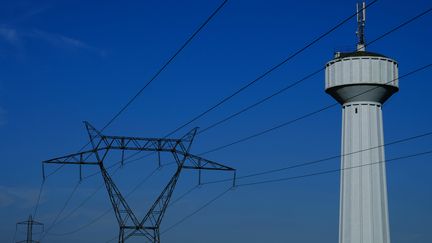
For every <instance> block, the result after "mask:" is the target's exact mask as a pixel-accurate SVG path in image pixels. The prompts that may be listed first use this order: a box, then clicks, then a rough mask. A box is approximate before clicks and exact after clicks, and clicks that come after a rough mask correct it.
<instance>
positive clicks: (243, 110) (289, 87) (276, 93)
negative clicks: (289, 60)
mask: <svg viewBox="0 0 432 243" xmlns="http://www.w3.org/2000/svg"><path fill="white" fill-rule="evenodd" d="M431 11H432V8H429V9H427V10H426V11H423V12H421V13H419V14H417V15H415V16H413V17H411V18H409V19H408V20H406V21H404V22H402V23H401V24H399V25H397V26H396V27H394V28H392V29H391V30H389V31H387V32H385V33H383V34H381V35H380V36H378V37H377V38H375V39H373V40H372V41H370V42H368V43H366V44H365V45H364V47H367V46H369V45H371V44H373V43H375V42H377V41H379V40H381V39H383V38H384V37H386V36H388V35H390V34H392V33H393V32H395V31H397V30H399V29H401V28H402V27H404V26H406V25H408V24H410V23H412V22H413V21H415V20H417V19H419V18H421V17H423V16H424V15H426V14H428V13H429V12H431ZM364 47H362V48H364ZM357 51H358V49H357ZM325 68H326V67H325V66H323V67H321V68H320V69H317V70H316V71H313V72H311V73H309V74H307V75H306V76H304V77H303V78H301V79H299V80H297V81H295V82H293V83H291V84H289V85H287V86H285V87H284V88H282V89H280V90H278V91H276V92H274V93H273V94H271V95H269V96H267V97H264V98H263V99H261V100H259V101H257V102H255V103H253V104H251V105H249V106H247V107H245V108H243V109H241V110H240V111H237V112H235V113H233V114H231V115H229V116H227V117H226V118H224V119H222V120H219V121H217V122H215V123H213V124H212V125H210V126H208V127H206V128H204V129H202V130H201V131H200V132H199V133H198V135H199V134H202V133H204V132H206V131H208V130H210V129H212V128H214V127H216V126H218V125H220V124H222V123H225V122H227V121H229V120H231V119H233V118H235V117H237V116H239V115H240V114H242V113H244V112H246V111H248V110H250V109H252V108H254V107H256V106H259V105H261V104H263V103H264V102H266V101H268V100H270V99H272V98H274V97H276V96H278V95H280V94H282V93H284V92H285V91H287V90H289V89H291V88H293V87H295V86H297V85H298V84H300V83H302V82H304V81H306V80H308V79H310V78H312V77H314V76H315V75H317V74H318V73H320V72H321V71H323V70H324V69H325Z"/></svg>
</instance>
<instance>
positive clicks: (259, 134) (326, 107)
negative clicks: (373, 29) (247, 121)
mask: <svg viewBox="0 0 432 243" xmlns="http://www.w3.org/2000/svg"><path fill="white" fill-rule="evenodd" d="M431 66H432V63H430V64H427V65H424V66H422V67H420V68H417V69H415V70H413V71H410V72H408V73H406V74H405V75H402V76H400V77H398V78H396V79H393V80H390V81H388V82H387V83H386V84H388V83H391V82H394V81H395V80H398V79H403V78H405V77H408V76H410V75H413V74H415V73H417V72H420V71H423V70H425V69H427V68H430V67H431ZM377 88H378V87H373V88H371V89H368V90H366V91H364V92H362V93H360V94H357V95H355V96H352V97H350V99H353V98H355V97H358V96H360V95H363V94H365V93H367V92H371V91H373V90H375V89H377ZM337 105H339V103H337V102H334V103H332V104H330V105H327V106H324V107H322V108H319V109H318V110H315V111H312V112H309V113H307V114H305V115H302V116H300V117H297V118H295V119H292V120H289V121H287V122H284V123H281V124H279V125H276V126H274V127H271V128H268V129H265V130H263V131H261V132H258V133H255V134H252V135H249V136H247V137H244V138H241V139H238V140H236V141H233V142H230V143H228V144H225V145H221V146H219V147H216V148H213V149H210V150H207V151H206V152H203V153H200V154H199V155H204V154H209V153H213V152H216V151H218V150H221V149H225V148H227V147H231V146H233V145H236V144H239V143H242V142H245V141H248V140H250V139H253V138H256V137H259V136H262V135H264V134H267V133H269V132H272V131H275V130H278V129H280V128H282V127H285V126H287V125H290V124H292V123H295V122H297V121H300V120H303V119H305V118H308V117H311V116H313V115H316V114H318V113H321V112H323V111H325V110H328V109H330V108H332V107H335V106H337Z"/></svg>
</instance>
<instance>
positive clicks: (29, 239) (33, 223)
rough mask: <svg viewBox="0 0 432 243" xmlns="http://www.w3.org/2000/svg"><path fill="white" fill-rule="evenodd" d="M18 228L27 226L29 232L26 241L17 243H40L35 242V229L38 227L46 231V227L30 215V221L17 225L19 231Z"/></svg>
mask: <svg viewBox="0 0 432 243" xmlns="http://www.w3.org/2000/svg"><path fill="white" fill-rule="evenodd" d="M18 226H25V227H26V230H27V238H26V239H25V240H21V241H17V242H16V243H24V242H25V243H39V241H36V240H33V228H34V227H35V226H38V227H39V228H42V231H43V229H44V225H43V224H42V223H39V222H36V221H34V220H33V217H32V216H31V215H30V216H29V218H28V220H26V221H22V222H19V223H17V224H16V227H17V230H18Z"/></svg>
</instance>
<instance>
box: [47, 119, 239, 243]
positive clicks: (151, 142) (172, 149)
mask: <svg viewBox="0 0 432 243" xmlns="http://www.w3.org/2000/svg"><path fill="white" fill-rule="evenodd" d="M84 123H85V126H86V129H87V132H88V135H89V138H90V143H91V145H92V147H93V148H92V149H91V150H88V151H83V152H79V153H75V154H70V155H66V156H63V157H59V158H55V159H51V160H46V161H43V167H44V166H45V165H46V164H75V165H79V166H80V176H81V175H82V172H81V166H82V165H95V166H98V167H99V169H100V172H101V174H102V177H103V180H104V182H105V187H106V189H107V191H108V194H109V198H110V201H111V204H112V207H113V209H114V212H115V216H116V218H117V221H118V224H119V228H120V231H119V237H118V242H119V243H123V242H125V241H126V240H127V239H128V238H130V237H131V236H143V237H145V238H146V239H147V240H149V241H151V242H154V243H159V242H160V233H159V227H160V224H161V222H162V218H163V216H164V214H165V212H166V209H167V207H168V203H169V201H170V199H171V196H172V194H173V191H174V188H175V186H176V184H177V181H178V179H179V176H180V173H181V171H182V170H183V169H194V170H198V171H199V172H201V170H220V171H232V172H233V173H234V177H233V184H234V183H235V169H233V168H231V167H228V166H225V165H222V164H219V163H216V162H213V161H210V160H207V159H204V158H201V157H199V156H196V155H193V154H190V153H189V150H190V148H191V145H192V142H193V140H194V137H195V135H196V132H197V128H194V129H192V130H191V131H190V132H188V133H187V134H186V135H184V136H183V137H182V138H180V139H171V138H139V137H124V136H106V135H103V134H102V133H101V132H100V131H98V130H96V129H95V128H94V127H93V126H92V125H90V123H88V122H84ZM113 150H120V151H121V152H122V160H121V161H122V163H123V161H124V153H125V151H148V152H156V153H157V154H158V160H159V164H160V158H161V157H160V153H162V152H164V153H171V154H172V155H173V157H174V159H175V162H176V163H177V170H176V171H175V173H174V175H173V176H172V177H171V180H170V181H169V182H168V184H167V185H166V186H165V188H164V189H163V190H162V192H161V194H160V195H159V197H158V198H157V199H156V201H155V202H154V203H153V205H152V206H151V207H150V209H149V210H148V212H147V214H146V215H145V216H144V218H143V219H141V220H139V219H138V218H137V217H136V215H135V214H134V212H133V211H132V209H131V208H130V207H129V205H128V203H127V201H126V200H125V198H124V197H123V195H122V193H121V192H120V190H119V189H118V188H117V186H116V184H115V183H114V181H113V180H112V178H111V176H110V175H109V173H108V171H107V170H106V168H105V166H104V160H105V159H106V157H107V155H108V153H109V151H113ZM44 174H45V173H44ZM199 174H201V173H199ZM44 177H45V175H44Z"/></svg>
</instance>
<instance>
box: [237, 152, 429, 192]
mask: <svg viewBox="0 0 432 243" xmlns="http://www.w3.org/2000/svg"><path fill="white" fill-rule="evenodd" d="M428 154H432V150H427V151H423V152H420V153H414V154H409V155H405V156H400V157H396V158H392V159H387V160H381V161H376V162H372V163H367V164H362V165H356V166H350V167H345V168H341V169H333V170H325V171H320V172H315V173H310V174H304V175H300V176H291V177H284V178H278V179H271V180H265V181H259V182H251V183H244V184H239V185H238V187H242V186H253V185H259V184H268V183H274V182H281V181H287V180H293V179H300V178H305V177H311V176H317V175H324V174H330V173H335V172H341V171H345V170H351V169H356V168H361V167H365V166H371V165H375V164H382V163H386V162H387V163H388V162H391V161H396V160H403V159H409V158H414V157H418V156H423V155H428Z"/></svg>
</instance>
